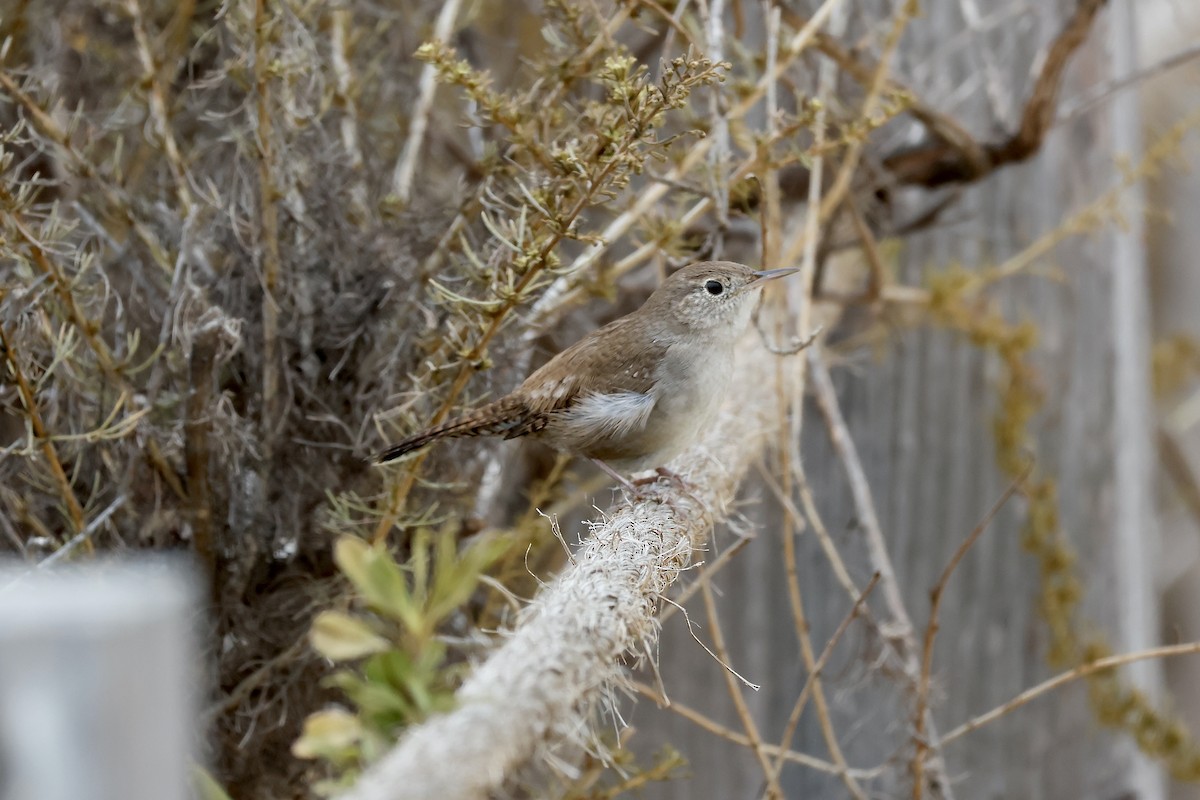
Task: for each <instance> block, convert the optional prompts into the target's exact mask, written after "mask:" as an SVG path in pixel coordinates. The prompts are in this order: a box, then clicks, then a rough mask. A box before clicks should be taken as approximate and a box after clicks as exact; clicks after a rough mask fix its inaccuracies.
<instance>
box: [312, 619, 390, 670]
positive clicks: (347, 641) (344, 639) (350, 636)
mask: <svg viewBox="0 0 1200 800" xmlns="http://www.w3.org/2000/svg"><path fill="white" fill-rule="evenodd" d="M308 638H309V641H311V642H312V646H313V647H315V648H316V650H317V652H318V653H320V654H321V655H323V656H325V657H326V658H328V659H332V660H333V661H348V660H350V659H352V658H362V657H363V656H369V655H371V654H372V653H382V652H383V651H384V650H387V649H388V647H390V646H391V644H390V643H389V642H388V640H387V639H385V638H383V637H382V636H380V635H379V634H378V633H376V632H375V631H374V629H372V628H371V626H370V625H368V624H367V623H365V622H363V621H362V620H359V619H355V618H354V617H351V616H348V615H346V614H342V613H340V612H338V611H322V612H321V613H320V614H318V615H317V618H316V619H314V620H313V624H312V630H310V631H309V634H308Z"/></svg>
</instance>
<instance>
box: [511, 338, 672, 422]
mask: <svg viewBox="0 0 1200 800" xmlns="http://www.w3.org/2000/svg"><path fill="white" fill-rule="evenodd" d="M637 322H638V320H637V319H636V318H634V319H631V318H630V317H622V318H621V319H618V320H616V321H615V322H612V323H610V324H608V325H606V326H605V327H603V328H600V329H599V330H597V331H595V332H594V333H591V334H589V335H588V336H585V337H584V338H583V339H580V340H579V341H578V342H576V343H575V344H574V345H572V346H571V347H568V348H567V349H566V350H564V351H562V352H561V353H559V354H558V355H557V356H555V357H554V358H552V359H550V361H548V362H547V363H546V365H545V366H543V367H542V368H541V369H539V370H537V371H536V372H534V373H533V374H532V375H530V376H529V377H528V378H527V379H526V380H525V382H524V383H523V384H521V387H520V389H519V390H518V393H519V396H520V397H521V399H522V401H523V402H524V404H525V407H526V408H527V409H528V412H529V413H528V417H527V420H526V422H525V424H524V425H522V426H521V427H520V428H517V429H514V430H512V431H511V432H509V433H508V434H507V436H508V437H509V438H511V437H515V436H524V435H526V434H529V433H535V432H536V431H539V430H541V429H542V428H544V427H545V426H546V424H547V422H548V421H549V418H550V415H552V414H555V413H558V412H562V411H567V410H571V409H578V410H579V411H580V412H582V413H585V414H587V415H589V416H591V417H597V416H600V417H605V418H606V419H607V420H608V422H607V424H608V425H611V426H616V427H617V428H623V429H625V430H629V429H631V428H633V427H638V426H640V425H644V424H645V420H646V418H647V417H648V416H649V414H650V411H651V410H652V409H653V407H654V397H653V389H654V383H655V376H656V373H657V366H658V364H659V363H660V362H661V361H662V359H663V357H664V356H665V355H666V351H667V346H666V345H665V344H660V343H659V342H656V341H654V340H653V339H652V338H651V337H647V336H629V335H626V334H627V326H629V325H630V324H637Z"/></svg>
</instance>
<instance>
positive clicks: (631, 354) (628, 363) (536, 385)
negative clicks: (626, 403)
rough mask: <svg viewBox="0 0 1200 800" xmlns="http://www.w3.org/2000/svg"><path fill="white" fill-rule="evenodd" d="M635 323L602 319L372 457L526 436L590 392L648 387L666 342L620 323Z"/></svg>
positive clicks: (629, 318)
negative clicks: (516, 382) (495, 389)
mask: <svg viewBox="0 0 1200 800" xmlns="http://www.w3.org/2000/svg"><path fill="white" fill-rule="evenodd" d="M640 324H643V322H642V320H641V319H640V316H639V315H638V314H636V313H634V314H630V315H629V316H625V317H621V318H620V319H618V320H616V321H614V322H611V323H609V324H608V325H605V326H604V327H603V328H600V329H599V330H597V331H594V332H593V333H591V334H588V335H587V336H585V337H584V338H582V339H580V340H579V341H578V342H576V343H575V344H573V345H571V346H570V347H568V348H567V349H566V350H563V351H562V352H561V353H559V354H558V355H556V356H555V357H554V358H552V359H550V360H549V361H548V362H546V364H545V366H543V367H542V368H541V369H538V370H537V371H535V372H534V373H533V374H532V375H530V376H529V377H528V378H526V379H525V382H524V383H522V384H521V386H520V387H519V388H518V389H517V390H516V391H514V392H513V393H512V394H510V395H508V396H507V397H504V398H501V399H500V400H497V401H496V402H494V403H490V404H488V405H486V406H484V407H483V408H480V409H478V410H476V411H473V412H471V413H469V414H466V415H464V416H462V417H458V418H457V419H453V420H450V421H449V422H446V423H443V424H441V425H438V426H437V427H434V428H430V429H429V430H425V431H421V432H420V433H417V434H415V435H413V436H410V437H409V438H407V439H405V440H403V441H400V442H397V443H396V444H394V445H392V446H391V447H389V448H388V449H386V450H384V451H383V452H382V453H380V454H379V455H378V456H376V457H375V461H376V462H377V463H382V462H385V461H391V460H393V459H396V458H399V457H400V456H402V455H405V454H407V453H411V452H413V451H414V450H419V449H420V448H422V447H424V446H425V445H427V444H431V443H432V442H435V441H438V440H439V439H451V438H457V437H460V436H482V435H495V436H503V437H504V438H505V439H515V438H517V437H519V436H528V435H530V434H533V433H537V432H538V431H540V430H542V429H543V428H545V427H546V425H547V424H549V422H550V416H551V415H552V414H555V413H557V412H560V411H565V410H567V409H569V408H570V407H571V406H573V405H574V404H575V403H576V402H578V401H579V400H580V399H581V398H583V397H587V396H588V395H592V394H615V393H617V392H637V393H640V394H646V393H649V392H650V390H651V389H652V388H653V387H654V378H655V375H654V373H655V366H656V365H657V364H658V363H659V362H660V361H662V358H663V355H664V354H665V353H666V349H667V348H666V345H661V344H659V343H658V342H656V341H654V340H653V339H652V337H649V336H640V335H629V334H630V332H629V331H628V330H626V329H627V328H628V327H629V326H636V325H640Z"/></svg>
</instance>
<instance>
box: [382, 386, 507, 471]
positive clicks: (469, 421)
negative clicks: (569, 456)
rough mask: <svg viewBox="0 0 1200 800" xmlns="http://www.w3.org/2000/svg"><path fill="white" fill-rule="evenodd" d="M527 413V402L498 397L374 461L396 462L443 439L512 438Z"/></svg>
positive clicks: (426, 431) (412, 438)
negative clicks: (500, 436) (497, 436)
mask: <svg viewBox="0 0 1200 800" xmlns="http://www.w3.org/2000/svg"><path fill="white" fill-rule="evenodd" d="M527 414H528V411H527V409H526V408H525V405H524V404H523V403H519V402H515V401H512V400H498V401H496V402H495V403H492V404H491V405H486V406H484V407H483V408H481V409H478V410H477V411H473V412H471V413H470V414H467V415H466V416H462V417H459V418H457V419H452V420H450V421H449V422H444V423H442V424H441V425H438V426H436V427H433V428H429V429H428V430H424V431H421V432H420V433H417V434H414V435H412V436H410V437H408V438H407V439H403V440H401V441H399V442H397V443H396V444H394V445H392V446H391V447H389V448H387V449H386V450H384V451H383V452H382V453H379V454H378V455H376V456H375V458H374V461H375V463H376V464H384V463H386V462H388V461H394V460H396V459H397V458H400V457H401V456H404V455H408V454H409V453H412V452H414V451H416V450H420V449H421V448H422V447H425V446H426V445H428V444H432V443H434V442H436V441H439V440H441V439H457V438H459V437H462V436H491V435H497V434H504V435H505V438H509V437H510V436H511V435H512V434H513V432H514V431H515V430H516V429H518V428H520V427H521V426H522V424H523V423H524V422H525V417H526V416H527ZM517 435H520V434H517Z"/></svg>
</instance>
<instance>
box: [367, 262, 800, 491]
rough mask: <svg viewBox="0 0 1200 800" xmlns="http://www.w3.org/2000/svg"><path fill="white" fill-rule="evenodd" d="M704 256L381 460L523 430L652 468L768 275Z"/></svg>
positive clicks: (708, 408)
mask: <svg viewBox="0 0 1200 800" xmlns="http://www.w3.org/2000/svg"><path fill="white" fill-rule="evenodd" d="M793 272H796V270H795V269H773V270H766V271H763V272H756V271H754V270H752V269H750V268H749V267H745V266H742V265H741V264H735V263H733V262H730V261H704V262H701V263H698V264H692V265H691V266H688V267H684V268H683V269H681V270H679V271H678V272H675V273H674V274H672V275H671V276H670V277H668V278H667V279H666V280H665V281H663V284H662V286H660V287H658V289H657V290H655V292H654V293H653V294H652V295H650V297H649V298H648V299H647V300H646V302H645V303H644V304H642V307H641V308H639V309H638V310H637V311H634V312H633V313H631V314H627V315H625V316H623V317H621V318H620V319H617V320H615V321H613V322H611V323H609V324H608V325H605V326H604V327H603V328H600V329H599V330H597V331H595V332H593V333H591V334H589V335H588V336H585V337H584V338H583V339H581V340H580V341H578V342H576V343H575V344H574V345H572V346H571V347H569V348H567V349H566V350H564V351H562V352H561V353H559V354H558V355H557V356H555V357H554V358H552V359H550V361H548V362H547V363H546V365H545V366H543V367H542V368H541V369H539V370H537V371H536V372H534V373H533V374H532V375H530V376H529V377H528V378H526V379H525V382H524V383H522V384H521V385H520V386H518V387H517V388H516V389H515V390H514V391H513V392H511V393H510V394H508V395H506V396H505V397H502V398H500V399H499V400H496V401H495V402H492V403H489V404H487V405H485V406H483V407H482V408H479V409H477V410H475V411H472V412H471V413H469V414H466V415H464V416H461V417H459V418H457V419H453V420H450V421H449V422H446V423H444V424H442V425H438V426H436V427H433V428H430V429H428V430H426V431H422V432H421V433H418V434H415V435H413V436H410V437H409V438H407V439H405V440H404V441H402V442H399V443H397V444H394V445H392V446H391V447H389V448H388V449H387V450H385V451H383V453H381V454H380V455H379V456H378V457H377V458H376V461H377V462H378V463H383V462H385V461H391V460H392V459H395V458H399V457H400V456H403V455H405V454H406V453H411V452H412V451H414V450H417V449H419V448H421V447H424V446H425V445H427V444H430V443H431V442H436V441H438V440H439V439H449V438H455V437H459V436H482V435H497V436H503V437H504V438H505V439H513V438H516V437H518V436H532V437H535V438H538V439H540V440H542V441H543V442H545V443H546V444H548V445H550V446H551V447H553V448H554V449H556V450H560V451H563V452H568V453H576V454H579V455H583V456H586V457H588V458H590V459H591V460H592V461H594V462H596V464H597V465H598V466H599V467H600V468H601V469H603V470H604V471H605V472H607V473H608V474H609V475H611V476H612V477H614V478H616V479H617V480H618V481H619V482H620V483H621V484H622V485H625V486H627V487H628V486H630V483H629V481H628V480H626V479H625V478H624V477H623V476H622V474H621V473H630V472H637V471H640V470H644V469H651V468H656V467H662V466H663V465H664V464H665V463H666V462H667V461H669V460H670V459H671V458H672V457H674V456H675V455H677V454H678V453H679V452H680V451H682V450H683V449H684V448H685V447H687V446H688V445H689V444H691V443H692V442H693V441H694V440H695V439H696V437H697V436H698V435H699V434H700V432H701V431H702V430H703V429H704V428H705V426H707V425H708V424H709V423H710V422H711V421H712V419H713V417H714V416H715V414H716V411H717V409H718V407H719V406H720V404H721V400H722V398H723V396H724V394H725V390H726V388H727V387H728V385H729V379H730V376H731V375H732V374H733V349H734V345H735V344H736V342H737V340H738V338H739V337H740V336H741V334H742V332H743V331H745V329H746V326H747V325H748V324H749V322H750V315H751V313H752V312H753V310H754V305H755V301H756V300H757V299H758V297H759V294H760V290H761V288H762V286H763V284H764V283H765V282H766V281H769V280H772V279H774V278H781V277H783V276H784V275H790V274H792V273H793Z"/></svg>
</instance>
